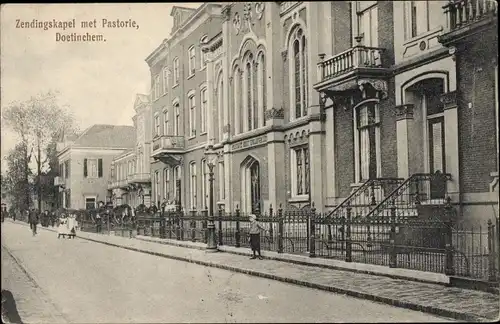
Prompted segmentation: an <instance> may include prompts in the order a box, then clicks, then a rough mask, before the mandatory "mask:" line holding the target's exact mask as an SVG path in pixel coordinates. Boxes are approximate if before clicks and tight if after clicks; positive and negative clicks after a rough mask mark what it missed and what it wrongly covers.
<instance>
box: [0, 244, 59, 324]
mask: <svg viewBox="0 0 500 324" xmlns="http://www.w3.org/2000/svg"><path fill="white" fill-rule="evenodd" d="M2 245H3V237H2ZM6 291H7V292H10V293H11V294H12V297H13V302H14V303H12V305H11V306H13V307H7V309H6V312H7V313H6V314H2V321H3V322H4V323H5V322H7V323H21V322H20V321H19V317H20V320H21V321H22V323H67V321H66V319H65V318H64V316H62V314H61V313H60V312H59V311H58V310H57V309H56V307H55V306H54V305H53V304H52V303H51V301H50V300H49V298H48V297H47V295H46V294H45V293H44V292H43V291H42V290H41V289H40V287H39V286H38V285H37V284H36V283H35V282H33V281H32V280H31V278H30V277H29V276H28V275H27V274H26V273H25V272H24V271H23V270H22V268H21V267H20V266H19V265H18V264H17V263H16V260H15V259H14V258H13V257H12V256H11V255H10V254H9V252H8V251H7V250H5V249H4V247H3V246H2V295H8V293H5V292H6ZM2 297H3V296H2ZM11 302H12V300H11V301H6V303H8V304H11ZM2 308H3V307H2ZM16 310H17V312H18V314H16ZM3 311H4V309H2V313H3ZM16 315H17V316H16Z"/></svg>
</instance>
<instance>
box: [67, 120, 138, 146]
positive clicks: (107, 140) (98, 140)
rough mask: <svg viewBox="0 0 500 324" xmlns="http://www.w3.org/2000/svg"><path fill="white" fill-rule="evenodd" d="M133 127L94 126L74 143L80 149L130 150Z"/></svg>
mask: <svg viewBox="0 0 500 324" xmlns="http://www.w3.org/2000/svg"><path fill="white" fill-rule="evenodd" d="M135 137H136V131H135V128H134V127H133V126H125V125H104V124H96V125H93V126H90V127H89V128H87V129H86V130H85V131H84V132H83V133H82V134H81V135H80V136H79V137H78V138H77V139H76V140H75V142H74V145H75V146H82V147H109V148H131V147H134V145H135V140H136V138H135Z"/></svg>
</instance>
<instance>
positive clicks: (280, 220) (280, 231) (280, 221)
mask: <svg viewBox="0 0 500 324" xmlns="http://www.w3.org/2000/svg"><path fill="white" fill-rule="evenodd" d="M278 253H283V209H282V208H281V204H280V208H279V209H278Z"/></svg>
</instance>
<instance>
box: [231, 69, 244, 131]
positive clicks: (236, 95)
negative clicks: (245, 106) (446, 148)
mask: <svg viewBox="0 0 500 324" xmlns="http://www.w3.org/2000/svg"><path fill="white" fill-rule="evenodd" d="M240 74H241V73H240V69H239V67H237V68H236V69H234V73H233V100H234V133H235V134H239V133H241V128H242V122H241V108H242V107H241V97H240V92H241V79H240V78H241V76H240Z"/></svg>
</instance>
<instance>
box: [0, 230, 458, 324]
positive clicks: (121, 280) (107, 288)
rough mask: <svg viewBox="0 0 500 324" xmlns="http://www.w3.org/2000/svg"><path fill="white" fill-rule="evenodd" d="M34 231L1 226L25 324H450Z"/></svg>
mask: <svg viewBox="0 0 500 324" xmlns="http://www.w3.org/2000/svg"><path fill="white" fill-rule="evenodd" d="M38 233H39V234H38V235H37V236H35V237H32V234H31V231H30V229H29V226H23V225H20V224H13V223H11V222H10V221H8V222H5V223H3V224H2V236H1V240H2V290H3V289H8V290H9V291H11V292H12V294H13V296H14V299H15V301H16V306H17V308H18V311H19V315H20V317H21V319H22V321H23V322H24V323H29V322H45V323H54V322H63V321H64V322H70V323H83V322H86V323H92V322H93V323H111V322H113V323H118V322H120V323H131V322H135V323H144V322H434V321H448V320H447V319H443V318H440V317H436V316H432V315H429V314H425V313H421V312H415V311H411V310H406V309H402V308H396V307H391V306H388V305H383V304H378V303H374V302H370V301H365V300H361V299H356V298H351V297H346V296H343V295H339V294H334V293H328V292H323V291H319V290H314V289H309V288H302V287H298V286H294V285H290V284H285V283H281V282H277V281H273V280H268V279H263V278H257V277H253V276H249V275H244V274H237V273H233V272H230V271H226V270H221V269H215V268H208V267H204V266H200V265H196V264H191V263H187V262H182V261H175V260H170V259H165V258H161V257H156V256H152V255H148V254H143V253H139V252H133V251H129V250H124V249H120V248H116V247H110V246H106V245H103V244H99V243H94V242H89V241H86V240H83V239H79V238H77V239H74V240H68V239H57V234H56V233H53V232H49V231H46V230H43V229H39V231H38ZM4 248H5V249H7V250H8V251H9V252H10V253H11V254H12V255H13V256H14V257H15V259H16V260H17V261H18V262H19V263H20V264H21V265H22V267H23V268H24V269H25V270H26V271H27V273H28V274H29V277H31V278H32V279H33V281H34V283H33V282H31V283H30V282H28V281H29V277H28V276H27V275H21V274H20V273H19V272H21V270H20V269H19V268H18V266H17V263H16V262H14V261H13V259H12V257H11V256H10V255H9V253H7V251H5V249H4ZM256 262H266V261H265V260H264V261H256ZM41 313H44V314H41ZM42 315H43V316H42Z"/></svg>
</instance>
